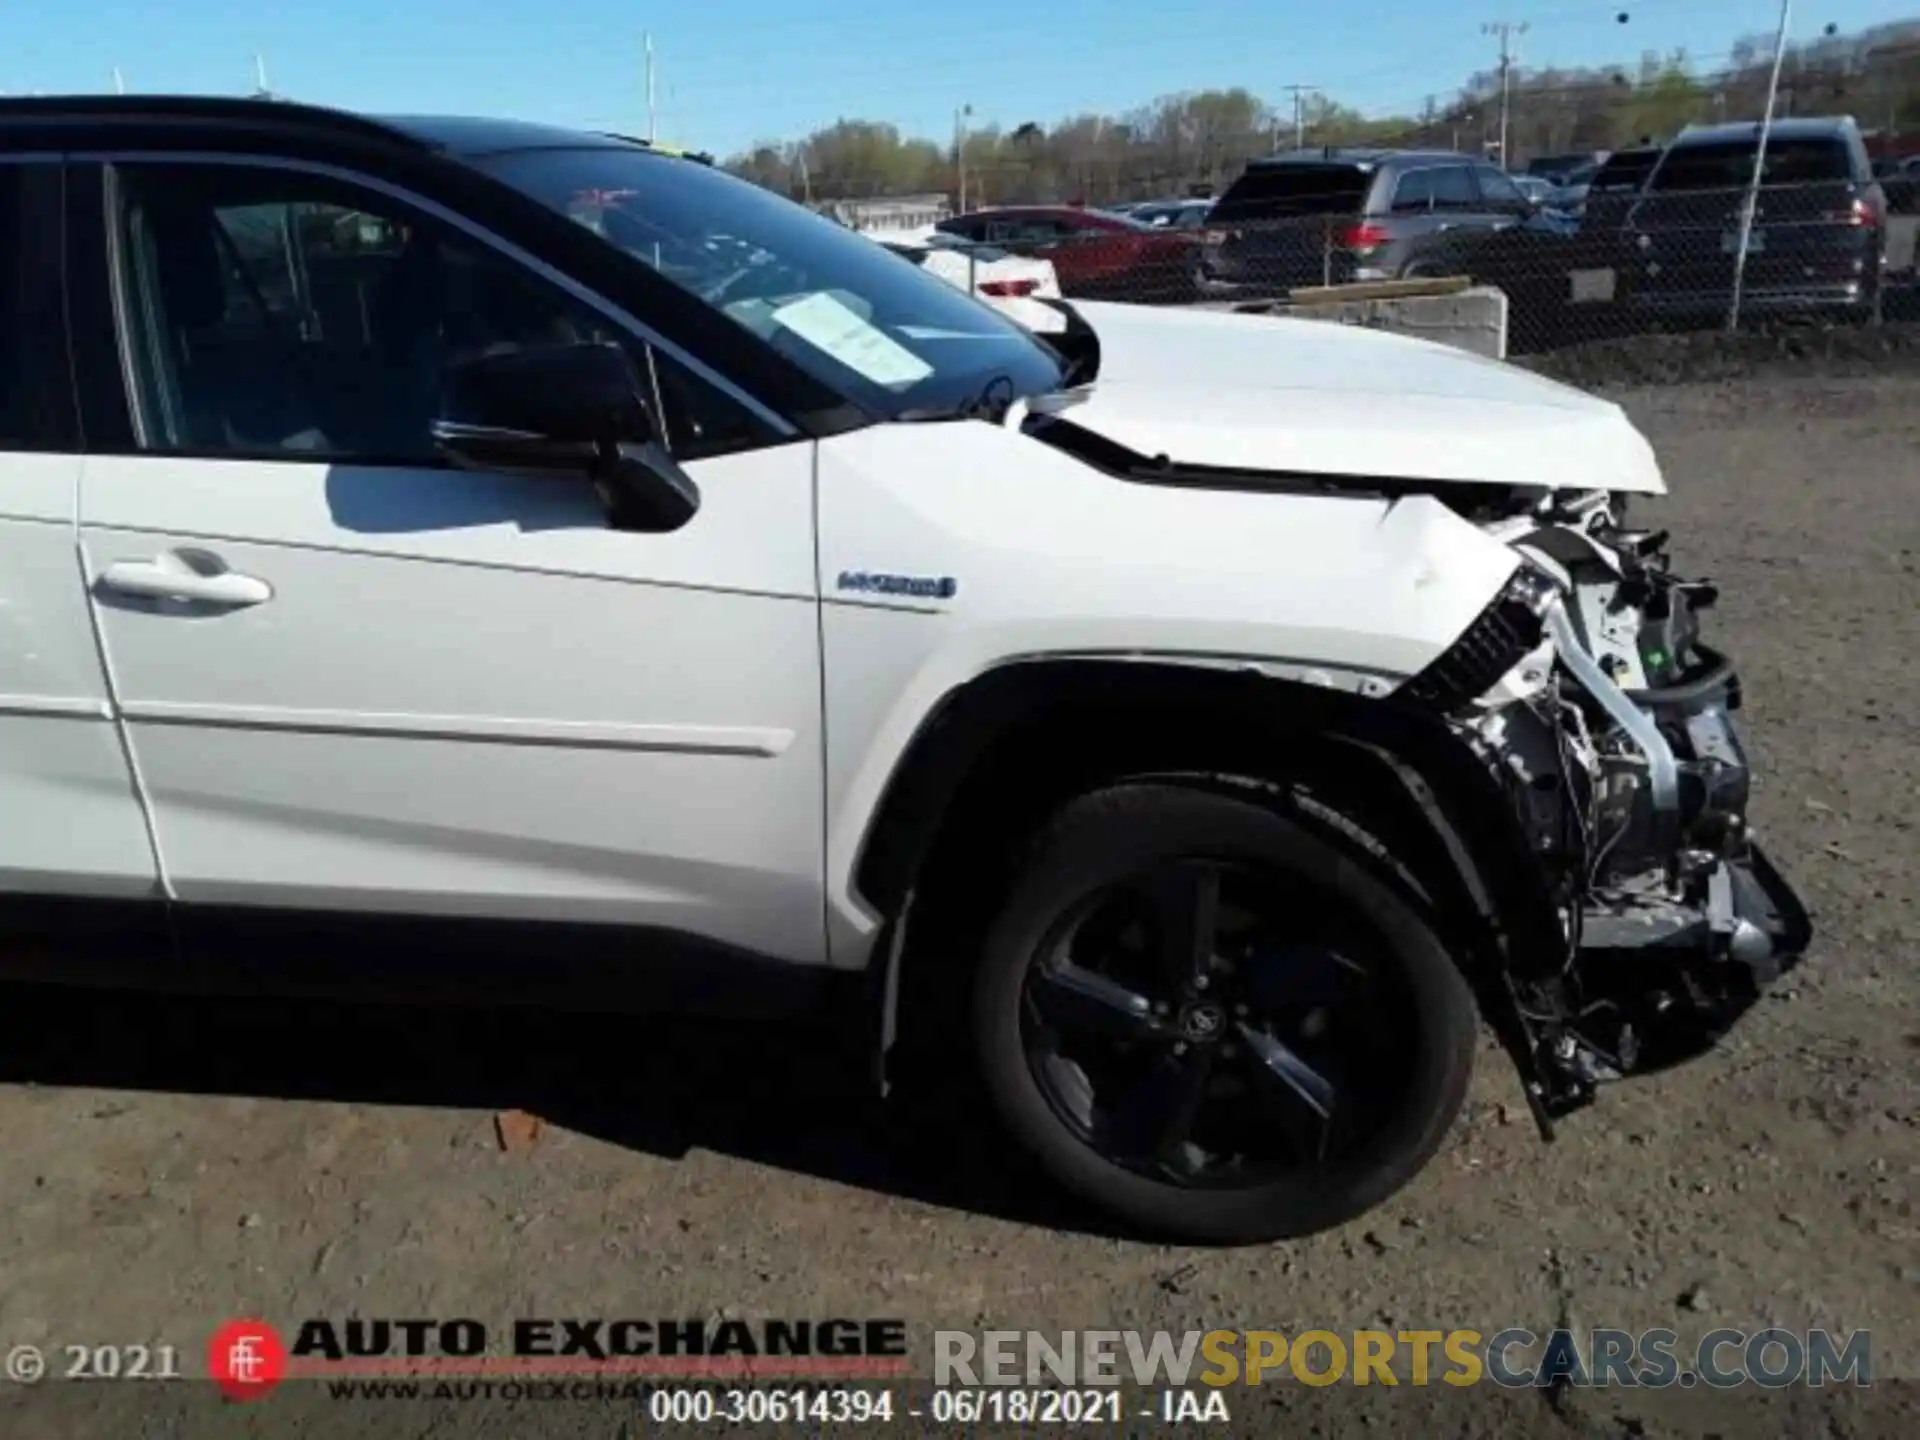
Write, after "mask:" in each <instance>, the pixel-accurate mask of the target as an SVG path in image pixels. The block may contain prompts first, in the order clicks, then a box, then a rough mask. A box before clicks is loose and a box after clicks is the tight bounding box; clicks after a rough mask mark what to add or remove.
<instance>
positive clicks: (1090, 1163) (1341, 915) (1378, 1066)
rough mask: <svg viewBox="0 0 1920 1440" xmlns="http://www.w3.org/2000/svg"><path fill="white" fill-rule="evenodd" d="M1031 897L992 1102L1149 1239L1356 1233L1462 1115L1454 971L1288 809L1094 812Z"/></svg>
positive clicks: (1003, 932) (994, 1065)
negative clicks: (1333, 1228)
mask: <svg viewBox="0 0 1920 1440" xmlns="http://www.w3.org/2000/svg"><path fill="white" fill-rule="evenodd" d="M1015 892H1016V893H1015V895H1014V897H1013V899H1012V900H1011V902H1010V903H1009V905H1008V906H1007V908H1006V910H1005V911H1004V912H1003V913H1002V915H1001V917H1000V920H999V922H998V923H996V925H995V927H994V930H993V933H992V935H991V937H990V939H989V942H988V946H987V952H986V956H985V958H984V961H983V965H982V970H981V972H980V976H979V984H978V989H977V995H976V999H977V1005H976V1016H975V1019H976V1043H977V1047H978V1049H979V1052H980V1056H981V1060H982V1066H983V1071H984V1074H985V1077H986V1080H987V1084H988V1088H989V1091H990V1093H992V1094H993V1096H994V1098H995V1101H996V1103H997V1105H998V1106H999V1108H1000V1110H1001V1111H1002V1114H1003V1116H1004V1118H1006V1119H1007V1121H1008V1123H1009V1124H1010V1125H1011V1127H1012V1128H1013V1130H1014V1131H1015V1133H1016V1134H1017V1135H1018V1136H1019V1137H1020V1138H1021V1139H1022V1140H1024V1141H1025V1142H1026V1144H1027V1145H1028V1147H1029V1148H1030V1149H1032V1150H1033V1151H1034V1152H1035V1154H1036V1155H1037V1156H1038V1158H1039V1159H1040V1161H1041V1163H1042V1164H1043V1165H1044V1166H1045V1167H1046V1168H1047V1169H1048V1170H1049V1171H1051V1172H1052V1173H1053V1174H1054V1175H1055V1177H1056V1178H1057V1179H1059V1180H1061V1181H1062V1182H1064V1183H1065V1184H1066V1185H1067V1186H1068V1187H1069V1188H1071V1189H1074V1190H1077V1191H1079V1192H1080V1193H1081V1194H1082V1195H1083V1196H1085V1197H1087V1198H1089V1199H1092V1200H1094V1201H1095V1202H1096V1203H1099V1204H1102V1205H1104V1206H1105V1207H1106V1208H1108V1209H1110V1210H1112V1211H1114V1212H1115V1213H1116V1214H1118V1215H1119V1216H1120V1217H1122V1218H1123V1219H1126V1220H1128V1221H1129V1222H1131V1223H1133V1224H1134V1225H1137V1226H1140V1227H1142V1228H1146V1229H1150V1230H1153V1231H1158V1232H1164V1233H1169V1234H1171V1235H1175V1236H1178V1237H1179V1238H1185V1239H1193V1240H1216V1241H1219V1240H1226V1241H1247V1240H1257V1239H1269V1238H1273V1237H1275V1236H1279V1235H1287V1234H1298V1233H1302V1232H1304V1231H1307V1230H1312V1229H1318V1228H1323V1227H1324V1226H1325V1225H1328V1224H1335V1223H1339V1221H1341V1220H1344V1219H1346V1218H1349V1217H1350V1216H1351V1215H1353V1214H1357V1213H1359V1212H1360V1211H1361V1210H1364V1209H1367V1208H1370V1206H1371V1205H1373V1204H1375V1203H1378V1201H1379V1200H1380V1199H1383V1198H1385V1196H1386V1195H1388V1194H1390V1193H1392V1191H1393V1190H1395V1189H1397V1188H1398V1187H1399V1186H1400V1185H1401V1184H1404V1183H1405V1181H1406V1180H1407V1179H1409V1178H1410V1177H1411V1176H1412V1175H1413V1173H1415V1172H1416V1171H1417V1170H1418V1169H1419V1168H1420V1166H1421V1165H1422V1164H1424V1163H1425V1161H1426V1159H1427V1158H1428V1156H1430V1155H1431V1154H1432V1152H1433V1150H1434V1149H1435V1148H1436V1147H1437V1146H1438V1144H1439V1142H1440V1140H1441V1139H1442V1138H1443V1137H1444V1134H1445V1131H1446V1128H1447V1126H1448V1125H1449V1124H1450V1123H1451V1121H1452V1119H1453V1116H1454V1114H1455V1113H1456V1112H1457V1111H1458V1108H1459V1105H1460V1103H1461V1101H1462V1099H1463V1097H1464V1091H1465V1084H1466V1078H1467V1074H1468V1072H1469V1069H1470V1066H1471V1059H1472V1047H1473V1041H1474V1035H1475V1024H1474V1012H1473V1004H1472V999H1471V996H1470V995H1469V994H1468V992H1467V988H1466V986H1465V983H1464V982H1463V981H1462V979H1461V977H1460V976H1459V974H1458V972H1457V970H1456V969H1455V968H1454V966H1453V964H1452V962H1451V960H1450V959H1449V958H1448V957H1447V955H1446V954H1445V952H1444V951H1443V950H1442V949H1441V947H1440V945H1439V943H1438V941H1437V940H1436V939H1435V938H1434V936H1433V935H1432V933H1431V931H1430V930H1428V929H1427V927H1426V926H1425V924H1424V923H1423V922H1422V921H1421V920H1420V919H1419V917H1418V915H1417V914H1416V913H1415V911H1414V910H1413V909H1412V908H1411V906H1410V904H1409V902H1408V901H1407V900H1406V899H1405V898H1404V897H1403V896H1402V895H1400V894H1399V893H1398V892H1397V891H1396V890H1395V889H1394V888H1393V887H1391V886H1389V885H1388V884H1387V883H1386V882H1385V881H1383V880H1382V879H1380V878H1378V877H1376V876H1375V875H1374V874H1372V873H1371V872H1370V871H1368V870H1367V869H1364V868H1362V867H1361V866H1360V865H1359V864H1357V863H1356V862H1355V861H1354V859H1353V858H1352V857H1351V855H1350V854H1349V853H1348V852H1347V851H1345V850H1343V849H1341V848H1339V847H1337V846H1336V845H1335V844H1334V843H1333V841H1332V839H1331V837H1328V836H1325V835H1320V834H1316V833H1314V832H1313V831H1312V830H1310V829H1308V828H1306V827H1304V826H1303V825H1301V824H1299V823H1297V822H1296V821H1295V820H1293V819H1291V818H1288V817H1285V816H1283V815H1281V814H1278V813H1276V812H1275V811H1274V810H1273V809H1272V808H1270V807H1269V806H1267V805H1265V804H1262V803H1258V802H1256V801H1253V800H1249V799H1242V798H1239V797H1237V796H1229V795H1222V794H1218V793H1210V792H1207V791H1201V790H1191V789H1186V788H1184V787H1179V786H1172V785H1144V784H1143V785H1130V786H1122V787H1116V788H1115V789H1113V790H1109V791H1104V792H1101V793H1100V794H1097V795H1093V796H1088V797H1085V798H1084V799H1082V800H1080V801H1076V802H1074V804H1072V805H1070V806H1068V807H1067V808H1066V810H1064V811H1063V812H1062V813H1061V815H1060V816H1059V817H1058V818H1057V819H1056V821H1055V823H1054V824H1053V825H1052V826H1051V827H1050V828H1049V829H1048V831H1047V832H1046V833H1045V834H1044V835H1043V836H1042V838H1041V839H1040V841H1039V842H1038V844H1037V845H1036V847H1035V853H1034V854H1033V856H1032V857H1031V859H1030V862H1029V865H1028V867H1027V869H1026V871H1025V872H1024V874H1023V877H1022V879H1021V881H1020V882H1019V883H1018V884H1017V885H1016V886H1015Z"/></svg>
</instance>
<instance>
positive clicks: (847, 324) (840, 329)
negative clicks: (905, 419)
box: [773, 294, 933, 385]
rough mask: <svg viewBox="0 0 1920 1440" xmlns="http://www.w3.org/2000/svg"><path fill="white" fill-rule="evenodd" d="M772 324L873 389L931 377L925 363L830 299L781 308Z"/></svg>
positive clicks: (814, 297) (818, 298)
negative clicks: (800, 340) (785, 330)
mask: <svg viewBox="0 0 1920 1440" xmlns="http://www.w3.org/2000/svg"><path fill="white" fill-rule="evenodd" d="M773 320H774V323H776V324H779V325H784V326H786V328H787V329H789V330H791V331H792V332H793V333H794V334H796V335H798V336H799V337H800V338H801V339H802V340H805V341H806V342H807V343H808V344H809V345H812V346H814V347H816V348H818V349H820V350H824V351H826V353H827V354H829V355H831V356H832V357H833V358H834V359H836V360H838V361H839V362H840V363H841V364H842V365H844V366H846V367H847V368H848V369H849V370H852V371H854V372H856V373H857V374H860V375H864V376H865V377H866V378H867V379H869V380H871V381H873V382H874V383H875V384H876V385H911V384H913V383H914V381H916V380H924V379H926V378H927V376H929V375H931V374H932V373H933V367H932V366H931V365H929V364H927V362H926V361H924V360H922V359H921V358H920V357H919V356H918V355H916V354H914V353H913V352H912V351H911V350H909V349H907V347H906V346H904V345H902V344H900V343H899V342H898V341H895V340H890V339H888V338H887V336H886V335H885V334H884V333H883V332H882V331H881V330H880V329H879V327H878V326H875V325H873V324H870V323H869V322H867V321H865V320H862V319H861V318H860V317H859V316H858V315H856V314H854V313H853V311H851V310H849V309H848V308H847V307H846V306H845V305H843V304H841V303H840V302H839V301H838V300H836V299H834V298H833V296H831V295H827V294H817V295H809V296H808V297H807V298H806V299H804V300H795V301H793V302H792V303H791V304H787V305H782V306H781V307H780V308H779V309H778V310H776V311H774V312H773Z"/></svg>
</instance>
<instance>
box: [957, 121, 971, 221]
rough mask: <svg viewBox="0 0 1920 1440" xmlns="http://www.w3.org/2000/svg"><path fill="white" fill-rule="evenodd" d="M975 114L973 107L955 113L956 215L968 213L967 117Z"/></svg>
mask: <svg viewBox="0 0 1920 1440" xmlns="http://www.w3.org/2000/svg"><path fill="white" fill-rule="evenodd" d="M971 114H973V106H971V105H961V106H958V107H956V108H955V110H954V112H953V175H954V185H955V188H956V189H957V190H958V192H959V193H958V194H957V195H956V196H955V197H954V204H955V207H956V213H958V214H961V215H964V214H966V213H967V117H968V116H969V115H971Z"/></svg>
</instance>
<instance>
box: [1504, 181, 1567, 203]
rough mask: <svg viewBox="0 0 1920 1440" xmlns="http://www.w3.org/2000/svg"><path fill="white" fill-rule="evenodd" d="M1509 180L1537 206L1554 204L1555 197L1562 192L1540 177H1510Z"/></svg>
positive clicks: (1556, 186)
mask: <svg viewBox="0 0 1920 1440" xmlns="http://www.w3.org/2000/svg"><path fill="white" fill-rule="evenodd" d="M1507 178H1508V179H1509V180H1511V181H1512V182H1513V185H1514V188H1515V189H1516V190H1518V191H1519V192H1520V193H1521V194H1522V195H1524V196H1526V197H1527V199H1529V200H1531V201H1532V202H1533V203H1534V204H1535V205H1536V206H1545V205H1550V204H1553V203H1554V197H1555V196H1556V195H1558V194H1559V191H1560V187H1559V186H1558V185H1556V184H1554V183H1553V182H1552V181H1551V180H1547V179H1544V178H1543V177H1541V176H1539V175H1509V176H1508V177H1507Z"/></svg>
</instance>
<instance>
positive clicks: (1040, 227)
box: [988, 217, 1063, 245]
mask: <svg viewBox="0 0 1920 1440" xmlns="http://www.w3.org/2000/svg"><path fill="white" fill-rule="evenodd" d="M1062 233H1063V227H1062V226H1061V224H1060V222H1059V221H1058V220H1049V219H1046V218H1044V217H1041V218H1036V219H1027V220H1009V221H1008V222H1007V229H1006V236H1005V238H1006V239H1007V240H1009V241H1011V242H1012V243H1014V244H1016V245H1051V244H1052V243H1053V242H1054V241H1056V240H1058V239H1060V237H1061V235H1062ZM988 238H989V239H992V238H995V237H992V236H989V237H988Z"/></svg>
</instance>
